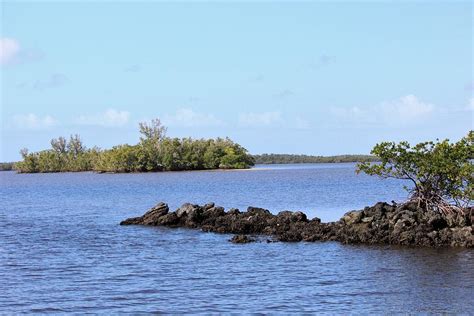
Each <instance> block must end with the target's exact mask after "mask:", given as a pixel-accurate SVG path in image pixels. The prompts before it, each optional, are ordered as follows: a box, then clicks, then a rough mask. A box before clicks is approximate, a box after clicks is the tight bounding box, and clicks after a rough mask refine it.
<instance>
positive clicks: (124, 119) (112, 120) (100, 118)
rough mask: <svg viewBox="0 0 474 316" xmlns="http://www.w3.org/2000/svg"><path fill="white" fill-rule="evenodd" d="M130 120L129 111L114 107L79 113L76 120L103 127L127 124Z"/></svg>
mask: <svg viewBox="0 0 474 316" xmlns="http://www.w3.org/2000/svg"><path fill="white" fill-rule="evenodd" d="M129 120H130V113H129V112H127V111H120V110H116V109H112V108H110V109H107V110H106V111H105V112H103V113H97V114H93V115H81V116H79V118H78V119H77V120H76V123H77V124H80V125H96V126H104V127H121V126H125V125H127V123H128V122H129Z"/></svg>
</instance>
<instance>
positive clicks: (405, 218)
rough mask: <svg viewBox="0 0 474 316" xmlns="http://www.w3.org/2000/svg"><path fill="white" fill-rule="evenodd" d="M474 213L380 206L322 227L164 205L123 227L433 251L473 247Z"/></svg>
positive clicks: (299, 218)
mask: <svg viewBox="0 0 474 316" xmlns="http://www.w3.org/2000/svg"><path fill="white" fill-rule="evenodd" d="M473 221H474V209H472V208H471V209H467V210H466V212H465V213H464V214H451V215H444V214H441V213H439V212H434V211H429V210H424V209H422V208H419V207H417V205H415V204H410V203H406V204H401V205H396V204H392V205H391V204H387V203H377V204H376V205H374V206H372V207H366V208H364V209H363V210H360V211H351V212H348V213H346V214H345V215H344V216H343V217H342V218H341V219H340V220H339V221H337V222H330V223H322V222H321V220H320V219H319V218H313V219H311V220H310V219H308V218H307V216H306V214H304V213H302V212H290V211H283V212H280V213H278V214H277V215H274V214H272V213H271V212H270V211H268V210H266V209H262V208H257V207H249V208H248V209H247V211H246V212H241V211H239V210H238V209H230V210H228V211H227V212H226V211H225V210H224V208H223V207H220V206H216V205H215V204H214V203H208V204H206V205H203V206H200V205H196V204H190V203H186V204H184V205H183V206H181V207H180V208H178V209H177V210H176V211H175V212H170V211H169V208H168V205H167V204H165V203H159V204H157V205H156V206H155V207H153V208H151V209H150V210H149V211H148V212H146V213H145V214H144V215H143V216H141V217H134V218H129V219H127V220H125V221H123V222H121V223H120V224H121V225H151V226H168V227H187V228H200V229H201V230H203V231H207V232H216V233H232V234H237V235H236V236H234V237H233V238H232V239H231V241H232V242H234V243H247V242H251V241H255V240H254V238H251V237H248V236H247V235H268V236H272V237H273V238H274V239H276V240H279V241H327V240H334V241H340V242H343V243H348V244H356V243H362V244H391V245H407V246H430V247H442V246H452V247H474V230H473V225H472V224H473Z"/></svg>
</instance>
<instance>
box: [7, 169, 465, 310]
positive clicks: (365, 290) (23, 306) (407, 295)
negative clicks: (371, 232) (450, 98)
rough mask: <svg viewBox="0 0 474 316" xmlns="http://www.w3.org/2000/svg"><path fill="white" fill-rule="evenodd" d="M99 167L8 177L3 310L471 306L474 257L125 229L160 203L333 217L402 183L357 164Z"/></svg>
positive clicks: (389, 194) (390, 195) (385, 196)
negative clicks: (156, 169)
mask: <svg viewBox="0 0 474 316" xmlns="http://www.w3.org/2000/svg"><path fill="white" fill-rule="evenodd" d="M271 167H272V168H271V169H270V170H253V171H231V172H176V173H162V174H159V173H158V174H128V175H96V174H92V173H80V174H47V175H16V174H14V173H11V172H1V173H0V241H1V242H0V279H1V280H2V291H0V311H1V312H3V313H13V312H37V313H41V312H72V311H74V312H79V313H83V312H91V313H100V312H103V313H105V312H107V313H113V312H129V313H131V312H178V313H179V312H203V313H212V312H225V311H239V312H264V313H265V312H266V313H272V312H273V313H274V312H283V313H288V312H305V311H307V312H327V313H349V312H354V313H364V314H365V313H381V312H402V313H403V312H422V313H444V312H453V313H470V312H471V303H472V297H473V294H474V272H473V271H474V264H473V262H474V252H473V250H466V249H464V250H463V249H415V248H398V247H374V246H370V247H369V246H347V245H341V244H338V243H333V242H327V243H270V244H266V243H254V244H247V245H234V244H231V243H229V242H227V240H228V239H229V238H230V236H228V235H218V234H211V233H202V232H199V231H193V230H185V229H167V228H156V227H136V226H129V227H123V226H119V225H118V223H119V222H120V220H122V219H124V218H126V217H130V216H134V215H140V214H141V213H143V212H144V211H145V210H146V209H147V208H148V207H150V206H152V205H153V204H155V203H156V202H158V201H161V200H163V201H167V202H168V203H169V204H170V206H171V208H175V207H178V206H179V205H180V204H182V203H183V202H187V201H191V202H196V203H204V202H207V201H215V202H217V203H219V204H221V205H223V206H226V207H233V206H236V207H240V208H244V207H246V206H248V205H256V206H263V207H267V208H269V209H271V210H272V211H279V210H282V209H293V210H296V209H299V210H304V211H306V212H308V213H310V215H311V216H319V217H322V218H323V219H324V220H332V219H337V218H338V217H340V215H342V214H343V213H344V212H345V211H347V210H350V209H354V208H359V207H362V206H365V205H369V204H373V203H374V202H376V201H378V200H388V201H390V200H392V199H396V200H397V199H402V198H403V197H404V196H405V193H404V192H403V190H402V189H401V186H402V184H401V183H400V182H395V181H379V180H377V179H374V178H370V177H366V176H355V175H354V165H353V164H332V165H298V166H294V167H293V166H289V167H288V166H284V167H278V166H277V167H276V168H275V166H271Z"/></svg>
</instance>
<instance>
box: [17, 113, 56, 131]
mask: <svg viewBox="0 0 474 316" xmlns="http://www.w3.org/2000/svg"><path fill="white" fill-rule="evenodd" d="M12 122H13V125H14V127H16V128H20V129H45V128H49V127H52V126H55V125H57V124H58V121H57V120H56V119H55V118H54V117H52V116H51V115H45V116H38V115H36V114H33V113H29V114H19V115H15V116H13V119H12Z"/></svg>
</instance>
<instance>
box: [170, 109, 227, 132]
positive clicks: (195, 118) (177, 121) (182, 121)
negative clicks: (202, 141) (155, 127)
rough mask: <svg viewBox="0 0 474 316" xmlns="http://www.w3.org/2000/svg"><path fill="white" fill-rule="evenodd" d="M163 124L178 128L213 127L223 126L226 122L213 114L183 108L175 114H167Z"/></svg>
mask: <svg viewBox="0 0 474 316" xmlns="http://www.w3.org/2000/svg"><path fill="white" fill-rule="evenodd" d="M163 124H164V125H166V126H177V127H213V126H222V125H224V122H223V121H221V120H220V119H218V118H217V117H215V116H214V115H213V114H208V113H198V112H194V111H193V110H192V109H190V108H181V109H178V110H177V111H176V113H175V114H166V115H165V116H164V117H163Z"/></svg>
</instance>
